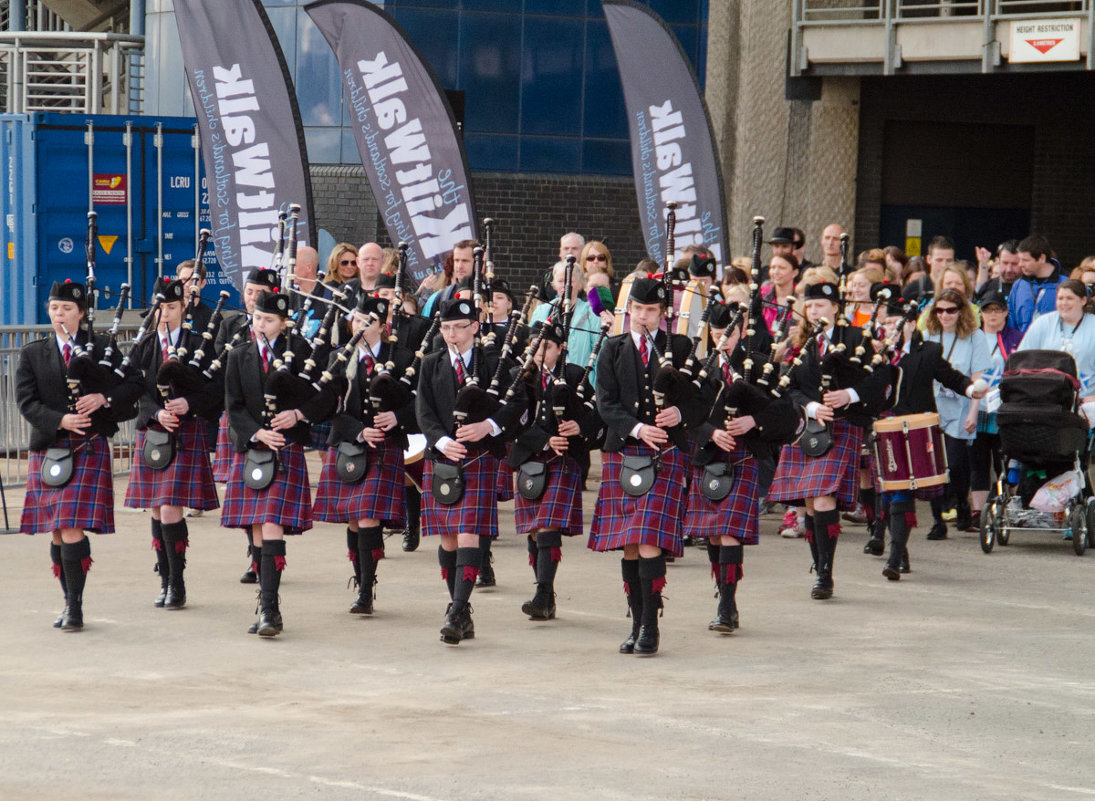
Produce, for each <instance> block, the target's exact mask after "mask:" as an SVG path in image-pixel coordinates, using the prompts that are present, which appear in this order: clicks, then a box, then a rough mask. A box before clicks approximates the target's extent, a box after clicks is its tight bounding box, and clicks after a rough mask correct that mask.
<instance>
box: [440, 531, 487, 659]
mask: <svg viewBox="0 0 1095 801" xmlns="http://www.w3.org/2000/svg"><path fill="white" fill-rule="evenodd" d="M479 539H480V540H481V541H482V540H484V539H489V537H480V538H479ZM482 554H483V550H482V542H480V547H478V548H457V549H456V587H455V589H454V590H453V595H452V606H450V607H449V610H448V613H447V614H446V615H445V622H444V623H443V624H442V625H441V642H443V643H446V644H447V645H456V644H458V643H459V642H460V641H461V640H470V639H473V638H474V637H475V624H474V623H473V622H472V619H471V604H470V603H469V601H470V600H471V592H472V589H473V588H474V587H475V586H476V583H475V580H476V578H477V577H478V575H479V565H480V560H481V559H482V558H483V556H482Z"/></svg>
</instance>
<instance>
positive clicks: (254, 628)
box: [247, 545, 262, 634]
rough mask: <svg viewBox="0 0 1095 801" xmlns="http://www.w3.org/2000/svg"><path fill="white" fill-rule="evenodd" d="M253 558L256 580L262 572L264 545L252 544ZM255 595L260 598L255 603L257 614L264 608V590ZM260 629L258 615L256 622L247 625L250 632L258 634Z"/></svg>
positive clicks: (252, 570) (252, 566)
mask: <svg viewBox="0 0 1095 801" xmlns="http://www.w3.org/2000/svg"><path fill="white" fill-rule="evenodd" d="M250 552H251V558H252V559H253V560H254V561H253V562H252V563H251V572H252V573H254V574H255V581H258V580H259V574H260V573H261V572H262V546H261V545H252V546H251V548H250ZM255 597H256V598H258V602H257V603H256V604H255V614H256V615H257V614H259V611H260V610H261V609H262V590H261V589H260V590H259V591H258V592H256V593H255ZM258 630H259V619H258V618H257V617H256V618H255V622H254V623H252V624H251V625H250V626H248V627H247V633H248V634H257V633H258Z"/></svg>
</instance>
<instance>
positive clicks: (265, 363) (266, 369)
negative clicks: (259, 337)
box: [262, 348, 270, 373]
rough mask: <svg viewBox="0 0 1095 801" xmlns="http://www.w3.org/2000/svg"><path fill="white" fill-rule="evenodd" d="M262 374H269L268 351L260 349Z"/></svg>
mask: <svg viewBox="0 0 1095 801" xmlns="http://www.w3.org/2000/svg"><path fill="white" fill-rule="evenodd" d="M262 372H264V373H268V372H270V349H269V348H263V349H262Z"/></svg>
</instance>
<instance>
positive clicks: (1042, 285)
mask: <svg viewBox="0 0 1095 801" xmlns="http://www.w3.org/2000/svg"><path fill="white" fill-rule="evenodd" d="M1018 253H1019V269H1020V270H1022V273H1023V277H1022V278H1020V279H1019V280H1018V281H1016V282H1015V285H1014V286H1012V288H1011V294H1010V295H1008V314H1009V317H1010V319H1011V324H1012V325H1014V326H1015V327H1016V328H1018V329H1019V330H1020V331H1022V332H1023V333H1026V330H1027V328H1028V327H1029V326H1030V324H1031V322H1033V320H1034V318H1036V317H1038V316H1039V315H1042V314H1045V313H1046V312H1051V311H1053V310H1054V309H1055V308H1056V306H1057V285H1058V284H1060V283H1061V282H1062V281H1064V280H1066V279H1067V278H1068V276H1067V275H1062V274H1061V265H1060V263H1059V262H1058V261H1057V260H1056V259H1055V258H1053V251H1052V250H1051V249H1050V247H1049V240H1048V239H1046V238H1045V237H1044V236H1041V235H1040V234H1031V235H1030V236H1028V237H1027V238H1026V239H1024V240H1023V241H1022V242H1020V243H1019V248H1018Z"/></svg>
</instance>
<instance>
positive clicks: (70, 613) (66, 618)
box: [59, 601, 84, 631]
mask: <svg viewBox="0 0 1095 801" xmlns="http://www.w3.org/2000/svg"><path fill="white" fill-rule="evenodd" d="M83 627H84V604H83V602H82V601H69V602H68V606H66V607H65V611H64V612H63V613H62V614H61V625H60V626H59V628H60V629H61V631H79V630H80V629H82V628H83Z"/></svg>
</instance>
